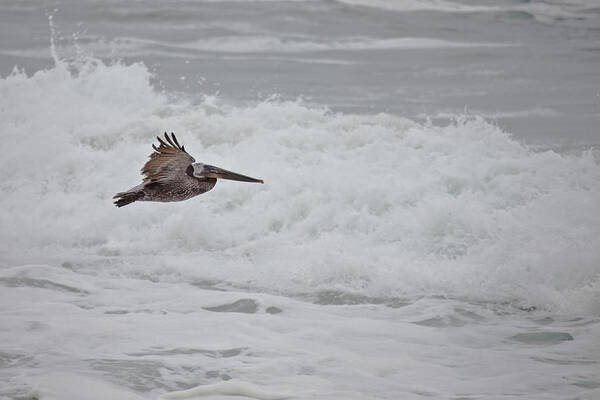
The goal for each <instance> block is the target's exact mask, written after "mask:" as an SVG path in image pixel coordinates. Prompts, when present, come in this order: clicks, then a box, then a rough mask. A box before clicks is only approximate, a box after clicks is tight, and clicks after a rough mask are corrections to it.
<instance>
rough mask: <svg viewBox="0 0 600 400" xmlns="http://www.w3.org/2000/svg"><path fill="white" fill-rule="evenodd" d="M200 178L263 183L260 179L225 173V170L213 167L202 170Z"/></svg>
mask: <svg viewBox="0 0 600 400" xmlns="http://www.w3.org/2000/svg"><path fill="white" fill-rule="evenodd" d="M200 175H202V176H206V177H208V178H218V179H229V180H232V181H242V182H258V183H264V182H263V180H262V179H256V178H251V177H249V176H246V175H242V174H237V173H235V172H231V171H227V170H225V169H222V168H219V167H215V166H214V165H206V164H204V167H203V168H202V173H201V174H200Z"/></svg>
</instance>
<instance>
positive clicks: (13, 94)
mask: <svg viewBox="0 0 600 400" xmlns="http://www.w3.org/2000/svg"><path fill="white" fill-rule="evenodd" d="M151 79H152V76H151V74H150V73H149V72H148V70H147V68H146V67H145V66H144V65H142V64H132V65H122V64H118V63H117V64H112V65H105V64H103V63H101V62H99V61H93V60H91V61H87V62H85V63H84V64H83V65H79V66H77V68H74V66H66V65H57V67H55V68H53V69H50V70H46V71H38V72H36V73H35V74H33V75H31V76H28V75H26V74H25V73H24V72H20V71H16V72H14V73H13V74H11V75H10V76H7V77H5V78H2V79H1V80H0V127H1V128H2V132H4V135H3V146H4V149H5V151H4V155H3V158H2V159H1V160H0V165H1V168H2V171H3V172H4V176H5V178H4V179H3V180H2V182H1V183H0V185H1V186H0V187H1V189H2V191H3V197H2V198H1V199H0V205H1V206H2V209H3V210H4V212H3V213H1V214H0V218H1V221H0V223H1V225H2V226H5V227H10V229H4V230H2V233H1V239H2V240H1V243H2V248H1V249H2V250H1V251H2V258H3V259H4V260H5V262H7V263H9V264H10V265H15V264H20V263H23V262H25V261H27V262H36V261H38V262H39V261H43V262H50V261H49V260H52V262H53V263H55V264H57V265H60V264H61V263H63V262H64V261H68V262H70V263H73V264H74V265H77V266H78V267H77V268H78V270H79V271H83V272H85V271H87V272H89V273H94V274H109V275H117V276H127V277H132V278H142V279H152V280H155V281H161V280H165V281H171V282H174V281H175V282H176V281H179V280H183V281H190V280H195V279H213V280H216V281H225V282H229V283H230V284H233V285H237V286H240V287H243V286H246V287H253V288H261V289H262V290H265V291H268V292H277V293H286V294H292V295H294V294H299V293H306V292H311V291H315V290H316V291H320V290H341V291H345V292H355V293H357V294H360V295H365V296H375V297H385V296H391V297H395V296H396V297H397V296H412V295H444V296H452V297H460V298H468V299H472V300H484V301H516V302H518V303H526V304H529V305H535V306H538V307H539V306H541V307H548V308H553V309H566V310H572V311H576V312H595V311H594V310H597V309H598V308H597V306H598V304H599V303H600V299H599V298H598V294H597V293H598V291H597V287H598V272H597V265H598V262H599V261H600V251H599V250H598V248H599V246H598V244H599V243H598V237H600V215H599V214H598V213H597V210H596V208H597V204H599V201H600V168H599V166H598V164H597V161H595V160H594V158H593V156H592V154H591V153H583V154H579V155H565V154H558V153H556V152H553V151H544V152H535V151H532V150H531V149H529V148H528V147H527V146H525V145H523V144H521V143H519V142H517V141H515V140H513V139H512V138H511V137H510V136H509V135H508V134H506V133H505V132H503V131H501V130H500V129H499V128H498V127H496V126H494V125H492V124H490V123H488V122H486V121H485V120H483V119H481V118H463V119H458V120H456V121H455V122H453V123H452V124H450V125H448V126H445V127H438V126H433V125H431V124H427V123H425V124H421V123H417V122H415V121H411V120H408V119H404V118H400V117H396V116H391V115H387V114H378V115H368V116H359V115H349V114H337V113H332V112H330V111H329V110H327V109H326V108H321V107H316V106H309V105H306V104H303V103H302V102H301V101H297V102H283V101H277V100H270V101H266V102H263V103H259V104H255V105H249V106H246V107H235V106H232V105H229V104H224V103H222V102H221V101H219V100H218V99H206V100H205V101H204V102H202V103H199V104H192V103H190V102H188V101H187V100H186V99H182V98H169V96H168V95H166V94H163V93H160V92H157V91H156V90H155V89H154V88H153V86H152V85H151ZM163 131H173V132H175V133H176V134H177V135H178V138H179V141H180V142H181V143H182V144H184V145H185V146H186V149H188V151H189V152H190V153H191V154H192V155H193V156H194V157H195V158H196V160H197V161H201V162H206V163H210V164H213V165H217V166H220V167H223V168H227V169H230V170H234V171H239V172H240V173H243V174H249V175H252V176H257V177H260V178H262V179H264V180H265V185H251V184H242V183H238V182H220V183H218V184H217V186H216V187H215V189H214V190H213V191H211V192H209V193H207V194H205V195H202V196H200V197H198V198H195V199H192V200H190V201H187V202H183V203H172V204H160V203H138V204H134V205H131V206H128V207H125V208H123V209H116V208H114V207H113V205H112V203H111V199H110V198H111V196H112V195H113V194H114V193H116V192H117V191H121V190H124V189H127V188H129V187H131V186H134V185H136V184H137V183H139V180H140V177H139V175H138V170H139V168H140V167H141V166H142V164H143V163H144V162H145V160H146V157H147V155H148V154H149V153H150V145H151V143H152V140H153V138H154V136H155V135H157V134H160V133H161V132H163Z"/></svg>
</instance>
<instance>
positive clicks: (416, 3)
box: [337, 0, 591, 23]
mask: <svg viewBox="0 0 600 400" xmlns="http://www.w3.org/2000/svg"><path fill="white" fill-rule="evenodd" d="M337 1H339V2H340V3H344V4H348V5H351V6H362V7H372V8H379V9H383V10H391V11H398V12H412V11H438V12H446V13H472V12H495V13H497V12H521V13H525V14H524V15H530V16H531V18H534V19H536V20H538V21H540V22H545V23H548V22H553V21H555V20H556V19H557V18H585V17H587V16H589V15H588V14H586V12H587V10H588V9H590V8H591V4H590V2H589V1H585V0H572V1H560V2H552V1H544V2H522V3H521V2H515V3H506V4H500V3H499V4H495V5H493V6H492V5H490V6H483V5H471V4H464V3H457V2H451V1H445V0H337Z"/></svg>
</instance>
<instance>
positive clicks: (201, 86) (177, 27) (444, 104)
mask: <svg viewBox="0 0 600 400" xmlns="http://www.w3.org/2000/svg"><path fill="white" fill-rule="evenodd" d="M0 7H1V8H0V11H1V13H0V27H1V29H2V35H1V37H0V52H1V54H2V57H1V58H0V71H2V73H3V74H7V73H8V72H10V71H11V70H12V68H13V67H14V66H15V65H19V66H21V67H23V68H26V69H27V70H30V71H34V70H37V69H40V68H45V67H49V66H51V65H52V59H51V57H50V53H49V45H48V44H49V34H50V33H49V28H48V18H47V14H55V15H56V18H55V21H56V30H57V35H56V44H57V46H58V48H59V53H60V55H61V56H62V57H68V56H76V54H78V53H79V54H81V53H83V54H88V55H93V56H94V57H98V58H101V59H104V60H123V61H124V62H126V63H130V62H134V61H143V62H144V63H145V64H146V65H147V66H148V67H149V68H150V69H151V70H152V71H153V73H154V74H155V78H156V80H157V83H158V84H159V85H160V86H161V87H164V88H165V89H166V90H169V91H183V92H186V93H188V94H190V95H192V96H198V95H207V94H218V95H219V96H221V97H223V98H227V99H231V100H232V101H236V102H247V101H257V100H264V99H266V98H269V97H270V96H273V95H277V96H280V97H281V98H282V99H296V98H298V97H301V98H303V99H305V100H306V101H308V102H314V103H317V104H324V105H326V106H328V107H330V108H331V109H332V110H341V111H351V112H359V113H378V112H389V113H393V114H397V115H402V116H407V117H410V118H432V119H436V120H444V122H445V120H447V119H448V118H451V117H452V116H454V115H457V114H462V113H470V114H475V115H483V116H485V117H486V118H488V119H490V120H492V121H497V123H498V124H499V125H500V126H501V127H502V128H503V129H505V130H507V131H509V132H511V133H512V134H514V135H516V136H517V137H520V138H524V139H526V140H527V141H528V142H530V143H532V144H542V145H555V144H564V145H597V144H598V141H599V140H600V132H599V129H598V126H600V83H599V82H600V2H598V1H596V0H581V1H571V0H569V1H529V0H499V1H491V0H490V1H484V0H480V1H456V2H446V1H437V0H424V1H416V0H406V1H394V0H376V1H367V0H364V1H361V0H356V1H355V0H347V1H169V2H164V1H151V0H149V1H134V2H123V1H89V0H84V1H67V0H65V1H56V2H55V1H44V2H39V1H15V2H12V1H7V2H3V3H2V4H1V5H0Z"/></svg>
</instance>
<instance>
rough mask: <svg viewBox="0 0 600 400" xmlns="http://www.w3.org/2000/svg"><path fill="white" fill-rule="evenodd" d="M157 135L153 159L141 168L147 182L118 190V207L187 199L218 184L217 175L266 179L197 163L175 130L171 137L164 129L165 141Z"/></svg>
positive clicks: (252, 180) (253, 180)
mask: <svg viewBox="0 0 600 400" xmlns="http://www.w3.org/2000/svg"><path fill="white" fill-rule="evenodd" d="M157 139H158V141H159V146H158V147H156V146H155V145H152V148H154V153H152V154H150V160H148V162H147V163H146V164H145V165H144V167H143V168H142V174H143V175H145V178H144V182H142V183H141V184H139V185H137V186H135V187H133V188H131V189H129V190H127V191H126V192H120V193H117V194H116V195H115V196H114V197H113V198H114V199H117V200H116V201H115V205H116V206H117V207H123V206H126V205H127V204H130V203H133V202H134V201H160V202H171V201H183V200H187V199H190V198H192V197H194V196H198V195H199V194H202V193H205V192H208V191H209V190H211V189H212V188H213V187H214V186H215V185H216V184H217V178H223V179H231V180H237V181H244V182H260V183H263V181H262V180H261V179H255V178H251V177H249V176H245V175H240V174H237V173H235V172H231V171H227V170H224V169H221V168H218V167H214V166H212V165H206V164H202V163H196V164H194V161H196V160H194V157H192V156H190V155H189V154H188V153H187V152H186V151H185V148H184V147H183V146H180V145H179V143H178V142H177V138H176V137H175V135H174V134H173V133H171V137H169V135H167V133H166V132H165V139H166V142H165V140H163V139H161V138H160V137H157Z"/></svg>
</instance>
